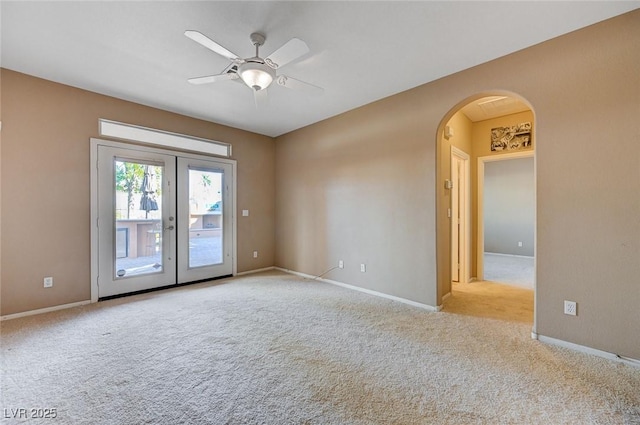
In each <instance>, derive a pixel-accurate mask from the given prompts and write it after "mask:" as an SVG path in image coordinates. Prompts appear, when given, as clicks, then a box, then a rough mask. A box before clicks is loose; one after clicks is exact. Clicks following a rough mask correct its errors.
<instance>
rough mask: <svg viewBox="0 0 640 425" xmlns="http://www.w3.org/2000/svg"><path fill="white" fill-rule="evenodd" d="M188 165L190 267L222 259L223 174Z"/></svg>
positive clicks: (209, 264)
mask: <svg viewBox="0 0 640 425" xmlns="http://www.w3.org/2000/svg"><path fill="white" fill-rule="evenodd" d="M223 174H224V173H223V172H221V171H215V170H198V169H189V267H190V268H192V267H202V266H211V265H214V264H221V263H222V232H223V228H222V223H223V221H222V177H223Z"/></svg>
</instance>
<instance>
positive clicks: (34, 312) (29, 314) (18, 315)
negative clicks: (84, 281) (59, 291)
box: [0, 300, 91, 321]
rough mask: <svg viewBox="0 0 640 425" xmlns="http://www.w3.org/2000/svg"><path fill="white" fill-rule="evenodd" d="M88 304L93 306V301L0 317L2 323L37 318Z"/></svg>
mask: <svg viewBox="0 0 640 425" xmlns="http://www.w3.org/2000/svg"><path fill="white" fill-rule="evenodd" d="M87 304H91V300H86V301H79V302H76V303H69V304H62V305H56V306H53V307H47V308H40V309H38V310H29V311H23V312H21V313H15V314H7V315H6V316H0V321H5V320H11V319H17V318H19V317H27V316H35V315H36V314H42V313H49V312H51V311H58V310H64V309H67V308H73V307H80V306H81V305H87Z"/></svg>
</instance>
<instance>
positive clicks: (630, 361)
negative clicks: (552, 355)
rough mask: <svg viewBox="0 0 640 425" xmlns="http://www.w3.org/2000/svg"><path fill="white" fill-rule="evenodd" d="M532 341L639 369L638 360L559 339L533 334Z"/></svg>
mask: <svg viewBox="0 0 640 425" xmlns="http://www.w3.org/2000/svg"><path fill="white" fill-rule="evenodd" d="M531 337H532V338H533V337H534V333H533V332H532V333H531ZM534 339H537V340H538V341H540V342H543V343H545V344H551V345H556V346H558V347H564V348H569V349H571V350H574V351H579V352H581V353H585V354H591V355H594V356H598V357H603V358H605V359H609V360H614V361H617V362H621V363H624V364H627V365H629V366H634V367H637V368H640V360H636V359H632V358H629V357H623V356H620V355H618V354H614V353H609V352H608V351H602V350H598V349H596V348H591V347H586V346H584V345H580V344H574V343H573V342H568V341H563V340H561V339H556V338H551V337H548V336H544V335H540V334H535V338H534Z"/></svg>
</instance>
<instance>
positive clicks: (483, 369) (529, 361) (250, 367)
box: [1, 272, 640, 425]
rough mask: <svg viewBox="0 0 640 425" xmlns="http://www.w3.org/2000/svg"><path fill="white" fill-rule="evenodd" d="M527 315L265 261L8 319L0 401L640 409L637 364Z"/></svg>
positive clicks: (233, 412)
mask: <svg viewBox="0 0 640 425" xmlns="http://www.w3.org/2000/svg"><path fill="white" fill-rule="evenodd" d="M530 331H531V326H530V324H525V323H521V322H509V321H505V320H493V319H487V318H478V317H474V316H469V315H462V314H453V313H447V312H439V313H431V312H426V311H424V310H421V309H418V308H414V307H411V306H407V305H404V304H401V303H397V302H393V301H389V300H386V299H381V298H377V297H373V296H369V295H366V294H362V293H359V292H356V291H350V290H347V289H343V288H339V287H336V286H333V285H329V284H325V283H320V282H317V281H306V280H302V279H300V278H298V277H295V276H291V275H286V274H281V273H276V272H269V273H262V274H257V275H252V276H245V277H241V278H233V279H229V280H226V281H218V282H216V283H215V284H213V283H205V284H198V285H192V286H187V287H182V288H177V289H173V290H167V291H161V292H154V293H150V294H145V295H139V296H133V297H129V298H126V299H118V300H111V301H106V302H102V303H98V304H94V305H89V306H85V307H80V308H74V309H69V310H65V311H59V312H54V313H48V314H43V315H39V316H32V317H26V318H21V319H15V320H10V321H6V322H2V329H1V332H2V347H1V354H2V357H1V361H2V363H1V367H2V383H1V385H2V395H1V401H2V407H3V408H4V409H17V408H38V407H40V408H55V409H57V418H56V419H54V420H33V421H31V422H32V423H56V424H355V425H358V424H403V425H404V424H407V425H409V424H638V423H640V369H637V368H633V367H631V366H628V365H624V364H621V363H615V362H612V361H609V360H605V359H602V358H597V357H592V356H589V355H585V354H581V353H576V352H573V351H570V350H567V349H562V348H558V347H553V346H548V345H544V344H542V343H540V342H537V341H534V340H531V338H530ZM5 412H6V411H5ZM5 416H6V415H5ZM4 421H5V422H6V423H25V422H28V421H21V420H12V419H6V418H5V419H4Z"/></svg>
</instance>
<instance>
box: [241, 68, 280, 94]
mask: <svg viewBox="0 0 640 425" xmlns="http://www.w3.org/2000/svg"><path fill="white" fill-rule="evenodd" d="M238 74H240V78H242V81H244V82H245V84H246V85H248V86H249V87H251V88H252V89H254V90H263V89H266V88H267V87H269V85H270V84H271V82H272V81H273V79H274V78H275V74H276V73H275V71H274V69H273V68H271V67H270V66H268V65H265V64H264V63H260V62H246V63H243V64H242V65H240V67H239V68H238Z"/></svg>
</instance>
